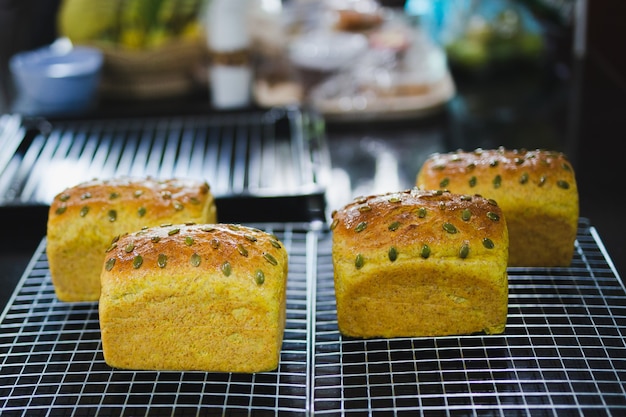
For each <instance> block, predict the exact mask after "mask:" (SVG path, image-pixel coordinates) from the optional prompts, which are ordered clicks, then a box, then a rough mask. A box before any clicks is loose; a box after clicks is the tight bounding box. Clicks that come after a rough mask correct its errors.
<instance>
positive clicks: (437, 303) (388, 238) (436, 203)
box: [331, 188, 508, 338]
mask: <svg viewBox="0 0 626 417" xmlns="http://www.w3.org/2000/svg"><path fill="white" fill-rule="evenodd" d="M331 229H332V230H333V248H332V258H333V267H334V274H335V277H334V279H335V295H336V299H337V320H338V325H339V330H340V331H341V333H343V334H344V335H346V336H353V337H363V338H369V337H377V336H381V337H399V336H441V335H451V334H469V333H475V332H481V331H484V332H486V333H501V332H503V331H504V328H505V325H506V319H507V309H508V277H507V270H506V266H507V260H508V231H507V227H506V222H505V221H504V219H503V218H502V212H501V210H500V208H499V207H498V206H497V205H496V204H495V202H493V201H490V200H487V199H485V198H483V197H480V196H469V195H458V194H452V193H449V192H443V191H423V190H418V189H417V188H415V189H412V190H407V191H405V192H398V193H389V194H383V195H374V196H369V197H363V198H360V199H357V200H355V201H354V202H352V203H350V204H348V205H346V206H345V207H343V208H342V209H341V210H338V211H336V212H334V213H333V221H332V223H331Z"/></svg>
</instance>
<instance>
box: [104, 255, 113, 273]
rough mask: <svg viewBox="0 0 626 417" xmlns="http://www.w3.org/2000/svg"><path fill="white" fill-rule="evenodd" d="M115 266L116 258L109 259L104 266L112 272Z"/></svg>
mask: <svg viewBox="0 0 626 417" xmlns="http://www.w3.org/2000/svg"><path fill="white" fill-rule="evenodd" d="M114 266H115V258H109V259H108V260H107V262H106V265H105V266H104V267H105V268H106V270H107V271H110V270H111V269H113V267H114Z"/></svg>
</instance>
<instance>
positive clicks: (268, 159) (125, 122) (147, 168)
mask: <svg viewBox="0 0 626 417" xmlns="http://www.w3.org/2000/svg"><path fill="white" fill-rule="evenodd" d="M0 147H1V149H2V152H1V153H0V212H1V213H2V215H3V217H4V218H11V219H14V220H15V221H16V222H20V223H24V224H30V225H31V227H32V228H36V230H39V231H42V230H43V231H45V228H42V226H45V222H46V219H47V210H48V208H49V205H50V203H51V201H52V199H53V198H54V196H55V195H56V194H57V193H59V192H61V191H62V190H63V189H64V188H65V187H68V186H72V185H75V184H77V183H79V182H82V181H88V180H91V179H94V178H101V179H106V178H114V177H120V176H150V177H154V178H172V177H184V178H195V179H199V180H206V181H207V182H208V183H209V185H210V186H211V190H212V192H213V194H214V196H215V197H216V204H217V208H218V216H219V220H220V221H221V222H272V221H288V222H291V221H293V222H298V221H312V220H320V219H324V217H325V215H326V213H325V210H326V200H325V191H326V181H327V179H328V177H329V171H330V157H329V153H328V146H327V145H326V138H325V126H324V121H323V119H322V118H321V117H320V116H319V115H317V114H316V113H314V112H311V111H304V110H302V109H300V108H298V107H277V108H271V109H264V110H254V111H252V110H250V111H238V112H235V111H233V112H220V113H211V114H200V115H184V116H162V117H141V118H139V117H128V118H101V119H71V120H63V119H45V118H38V117H23V116H20V115H9V114H5V115H0ZM39 238H41V234H40V235H39Z"/></svg>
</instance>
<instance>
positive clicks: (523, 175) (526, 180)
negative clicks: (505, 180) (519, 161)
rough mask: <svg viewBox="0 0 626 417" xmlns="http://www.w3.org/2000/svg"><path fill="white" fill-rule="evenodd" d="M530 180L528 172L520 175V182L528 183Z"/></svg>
mask: <svg viewBox="0 0 626 417" xmlns="http://www.w3.org/2000/svg"><path fill="white" fill-rule="evenodd" d="M527 182H528V173H527V172H524V173H523V174H522V175H521V176H520V177H519V183H520V184H526V183H527Z"/></svg>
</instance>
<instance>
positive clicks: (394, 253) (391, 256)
mask: <svg viewBox="0 0 626 417" xmlns="http://www.w3.org/2000/svg"><path fill="white" fill-rule="evenodd" d="M387 255H388V256H389V260H390V261H391V262H394V261H395V260H396V259H398V250H397V249H396V248H395V247H393V246H392V247H390V248H389V252H388V253H387Z"/></svg>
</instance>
